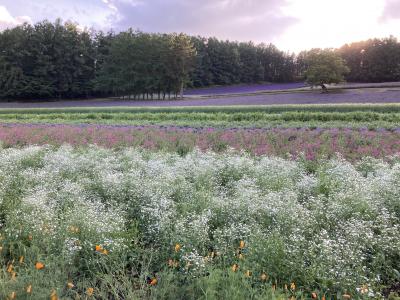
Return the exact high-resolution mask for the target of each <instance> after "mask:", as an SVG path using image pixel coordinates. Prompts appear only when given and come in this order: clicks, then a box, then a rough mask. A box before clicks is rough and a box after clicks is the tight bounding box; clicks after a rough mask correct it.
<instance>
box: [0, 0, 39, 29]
mask: <svg viewBox="0 0 400 300" xmlns="http://www.w3.org/2000/svg"><path fill="white" fill-rule="evenodd" d="M24 23H32V19H31V18H30V17H28V16H17V17H13V16H12V15H11V14H10V13H9V12H8V10H7V8H6V7H5V6H1V5H0V31H1V30H4V29H7V28H12V27H15V26H18V25H21V24H24Z"/></svg>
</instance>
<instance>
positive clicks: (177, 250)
mask: <svg viewBox="0 0 400 300" xmlns="http://www.w3.org/2000/svg"><path fill="white" fill-rule="evenodd" d="M180 250H181V245H179V244H176V245H175V252H179V251H180Z"/></svg>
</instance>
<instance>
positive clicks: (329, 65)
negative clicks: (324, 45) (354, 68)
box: [305, 49, 349, 89]
mask: <svg viewBox="0 0 400 300" xmlns="http://www.w3.org/2000/svg"><path fill="white" fill-rule="evenodd" d="M305 62H306V65H307V71H306V72H305V77H306V81H307V82H308V83H309V84H311V85H313V86H321V87H322V88H323V89H326V87H325V84H331V83H340V82H342V81H344V75H346V74H347V73H348V72H349V69H348V67H347V66H346V65H345V63H344V61H343V59H342V58H341V57H340V56H339V55H338V54H336V53H335V52H334V51H333V50H330V49H325V50H320V49H314V50H311V51H310V52H308V53H307V55H306V58H305Z"/></svg>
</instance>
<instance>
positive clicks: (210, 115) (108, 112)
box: [0, 104, 400, 129]
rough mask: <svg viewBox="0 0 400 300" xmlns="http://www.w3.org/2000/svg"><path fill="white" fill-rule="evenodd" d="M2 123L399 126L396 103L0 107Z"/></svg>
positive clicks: (196, 125)
mask: <svg viewBox="0 0 400 300" xmlns="http://www.w3.org/2000/svg"><path fill="white" fill-rule="evenodd" d="M0 122H3V123H57V124H121V125H176V126H191V127H204V126H211V127H267V128H270V127H324V128H326V127H328V128H329V127H330V128H333V127H351V128H360V127H368V128H388V129H391V128H397V127H399V126H400V105H396V104H385V105H285V106H256V107H179V108H173V107H172V108H65V109H2V110H0Z"/></svg>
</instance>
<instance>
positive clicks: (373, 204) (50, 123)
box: [0, 104, 400, 300]
mask: <svg viewBox="0 0 400 300" xmlns="http://www.w3.org/2000/svg"><path fill="white" fill-rule="evenodd" d="M399 116H400V106H399V105H396V104H390V105H389V104H386V105H309V106H307V105H305V106H294V105H293V106H292V105H288V106H266V107H249V108H244V107H224V108H219V107H207V108H200V107H191V108H94V109H86V108H68V109H23V110H0V123H1V124H0V267H1V268H0V299H51V300H56V299H290V300H294V299H321V300H326V299H346V300H348V299H383V298H390V299H398V297H399V294H398V293H399V280H400V273H399V272H400V270H399V261H400V239H399V232H400V202H399V195H400V156H399V152H400V129H399V128H400V126H399V120H400V117H399Z"/></svg>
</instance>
